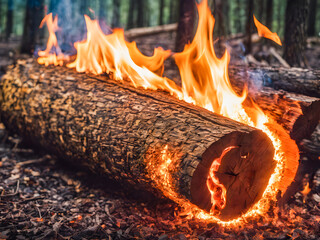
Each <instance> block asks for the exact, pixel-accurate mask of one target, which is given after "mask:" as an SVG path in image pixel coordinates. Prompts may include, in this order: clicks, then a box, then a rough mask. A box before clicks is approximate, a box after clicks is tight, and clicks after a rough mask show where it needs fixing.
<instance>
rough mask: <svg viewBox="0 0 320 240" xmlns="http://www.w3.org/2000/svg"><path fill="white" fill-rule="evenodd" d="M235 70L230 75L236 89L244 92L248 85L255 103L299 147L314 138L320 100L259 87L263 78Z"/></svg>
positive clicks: (319, 112) (318, 121)
mask: <svg viewBox="0 0 320 240" xmlns="http://www.w3.org/2000/svg"><path fill="white" fill-rule="evenodd" d="M240 71H241V70H240V69H238V68H235V67H231V68H230V71H229V74H230V80H231V82H232V85H233V87H234V88H235V89H236V90H237V92H239V93H240V92H242V90H243V88H244V83H246V84H247V85H248V88H249V96H250V98H252V99H253V100H254V102H255V103H256V104H257V105H258V106H259V107H260V108H261V109H262V110H263V111H264V112H265V113H267V114H268V115H269V116H271V117H272V118H273V119H274V120H275V121H276V122H277V123H279V124H280V125H281V126H283V127H284V128H285V129H286V130H287V131H288V133H290V136H291V138H292V139H293V140H295V141H296V142H297V143H298V144H299V143H300V142H301V141H302V140H303V139H310V136H311V134H312V133H313V132H314V131H315V129H316V127H317V125H318V124H319V123H320V111H319V110H318V109H320V99H319V98H315V97H309V96H306V95H302V94H295V93H290V92H286V91H284V90H275V89H272V88H270V87H260V88H259V87H258V88H257V86H256V85H257V84H256V83H255V82H254V81H262V79H261V78H260V77H258V78H255V77H254V76H252V75H250V74H248V73H245V74H240Z"/></svg>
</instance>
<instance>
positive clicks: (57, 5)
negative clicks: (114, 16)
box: [48, 0, 111, 55]
mask: <svg viewBox="0 0 320 240" xmlns="http://www.w3.org/2000/svg"><path fill="white" fill-rule="evenodd" d="M89 4H92V3H91V1H89ZM80 5H81V4H78V3H77V2H75V1H72V0H51V2H50V6H49V11H48V13H50V12H52V14H53V17H54V16H56V15H57V16H58V25H59V28H60V29H59V30H58V32H56V35H57V39H58V43H59V45H60V48H61V50H62V52H63V53H64V54H67V55H74V54H76V49H75V48H74V43H75V42H78V41H82V40H85V39H86V33H87V32H86V24H85V20H84V16H83V14H87V15H89V16H90V17H91V18H93V19H95V18H97V17H96V13H95V11H94V10H92V9H95V8H94V7H96V8H97V6H91V5H88V6H85V7H83V6H80ZM82 8H84V9H82ZM97 13H99V12H97ZM99 22H100V26H101V29H102V31H103V32H104V33H110V32H111V31H110V28H109V27H108V25H107V24H106V22H105V18H104V19H100V20H99Z"/></svg>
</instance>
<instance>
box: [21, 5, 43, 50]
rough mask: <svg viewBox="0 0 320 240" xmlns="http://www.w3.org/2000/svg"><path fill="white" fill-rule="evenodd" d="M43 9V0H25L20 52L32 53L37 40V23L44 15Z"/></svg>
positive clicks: (38, 32)
mask: <svg viewBox="0 0 320 240" xmlns="http://www.w3.org/2000/svg"><path fill="white" fill-rule="evenodd" d="M44 9H45V8H44V0H27V3H26V14H25V20H24V28H23V36H22V42H21V49H20V51H21V53H27V54H32V53H33V51H34V49H35V47H36V43H37V41H38V40H39V36H40V31H39V25H40V23H41V20H42V19H43V17H44V13H45V12H44Z"/></svg>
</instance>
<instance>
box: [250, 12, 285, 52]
mask: <svg viewBox="0 0 320 240" xmlns="http://www.w3.org/2000/svg"><path fill="white" fill-rule="evenodd" d="M253 20H254V24H255V25H256V27H257V29H258V35H259V36H260V37H264V38H268V39H270V40H272V41H274V42H275V43H277V44H279V45H280V46H282V43H281V40H280V38H279V36H278V34H277V33H275V32H274V33H273V32H271V31H270V30H269V29H268V28H267V27H266V26H264V25H263V24H262V23H260V22H259V21H258V20H257V19H256V17H255V16H254V15H253Z"/></svg>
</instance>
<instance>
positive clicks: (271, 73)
mask: <svg viewBox="0 0 320 240" xmlns="http://www.w3.org/2000/svg"><path fill="white" fill-rule="evenodd" d="M229 69H230V71H229V72H230V76H235V75H239V76H249V78H250V79H251V80H252V81H255V82H256V85H260V86H267V87H272V88H274V89H276V90H277V89H283V90H285V91H288V92H292V93H299V94H303V95H307V96H311V97H318V98H320V70H317V69H303V68H282V67H280V68H279V67H263V66H259V67H243V66H236V65H233V66H230V67H229Z"/></svg>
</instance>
